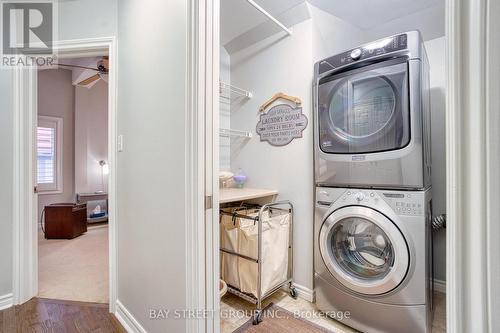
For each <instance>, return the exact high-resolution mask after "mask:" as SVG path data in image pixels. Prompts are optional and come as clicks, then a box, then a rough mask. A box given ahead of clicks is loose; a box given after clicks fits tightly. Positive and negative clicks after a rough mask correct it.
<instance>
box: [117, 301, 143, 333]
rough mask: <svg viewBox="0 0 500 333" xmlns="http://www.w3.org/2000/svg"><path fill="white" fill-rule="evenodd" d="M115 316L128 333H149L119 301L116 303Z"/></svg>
mask: <svg viewBox="0 0 500 333" xmlns="http://www.w3.org/2000/svg"><path fill="white" fill-rule="evenodd" d="M115 316H116V318H117V319H118V321H119V322H120V323H121V324H122V326H123V328H125V330H126V331H127V332H128V333H147V331H146V330H145V329H144V327H142V326H141V324H139V322H138V321H137V319H135V318H134V316H132V314H131V313H130V312H129V311H128V310H127V308H126V307H125V306H124V305H123V304H122V303H121V302H120V301H119V300H117V301H116V312H115Z"/></svg>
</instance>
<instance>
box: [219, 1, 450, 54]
mask: <svg viewBox="0 0 500 333" xmlns="http://www.w3.org/2000/svg"><path fill="white" fill-rule="evenodd" d="M444 1H445V0H354V1H345V0H307V2H309V3H310V4H312V5H313V6H315V7H318V8H320V9H322V10H324V11H325V12H328V13H330V14H332V15H334V16H336V17H338V18H340V19H343V20H344V21H347V22H349V23H351V24H352V25H354V26H357V27H358V28H361V29H365V30H366V29H371V28H374V27H377V26H380V25H382V24H384V23H387V22H389V21H392V20H394V19H397V18H401V17H403V16H406V15H409V14H412V13H416V12H419V11H422V10H425V9H428V8H431V7H439V6H442V5H443V3H444ZM255 2H256V3H257V4H259V5H260V6H261V7H263V8H264V9H265V10H266V11H268V12H269V13H271V14H272V15H273V16H278V15H279V14H282V13H284V12H286V11H288V10H289V9H291V8H293V7H295V6H297V5H299V4H301V3H303V2H305V0H255ZM220 14H221V44H222V45H226V44H227V43H228V42H230V41H231V40H233V39H234V38H236V37H238V36H240V35H242V34H243V33H245V32H247V31H248V30H250V29H252V28H254V27H256V26H258V25H260V24H262V23H263V22H265V21H267V20H268V19H267V17H265V16H264V15H263V14H262V13H260V12H259V11H258V10H257V9H255V8H254V7H253V6H251V5H250V4H249V3H248V2H247V1H246V0H221V11H220ZM443 19H444V18H443Z"/></svg>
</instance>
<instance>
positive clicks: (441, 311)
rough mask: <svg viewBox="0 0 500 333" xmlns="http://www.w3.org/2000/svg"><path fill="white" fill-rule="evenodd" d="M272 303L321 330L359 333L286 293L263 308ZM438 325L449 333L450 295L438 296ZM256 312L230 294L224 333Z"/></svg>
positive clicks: (438, 331)
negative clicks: (447, 297) (447, 324)
mask: <svg viewBox="0 0 500 333" xmlns="http://www.w3.org/2000/svg"><path fill="white" fill-rule="evenodd" d="M270 303H274V304H276V305H278V306H280V307H282V308H283V309H285V310H288V311H290V312H300V313H301V314H302V313H303V314H304V315H303V316H302V317H303V318H304V319H306V320H309V321H311V322H313V323H315V324H317V325H319V326H322V327H324V328H326V329H328V330H330V331H332V332H334V333H355V332H357V331H356V330H354V329H352V328H350V327H348V326H345V325H343V324H342V323H341V322H339V321H336V320H333V319H330V318H324V316H321V315H319V314H320V311H318V310H317V309H316V306H315V304H314V303H311V302H308V301H306V300H304V299H301V298H297V299H293V298H292V297H290V296H289V295H288V293H286V292H285V291H278V292H276V293H275V294H274V295H272V296H271V297H269V298H268V299H266V300H265V301H263V307H266V306H267V305H269V304H270ZM434 305H435V312H434V321H433V325H432V332H433V333H445V332H446V295H445V294H442V293H437V292H436V293H435V294H434ZM254 309H255V306H254V305H253V304H250V303H249V302H246V301H245V300H243V299H241V298H239V297H237V296H234V295H232V294H229V293H228V294H226V296H224V297H223V298H222V299H221V333H231V332H233V331H234V330H235V329H237V328H238V327H240V326H242V325H243V324H245V323H246V322H247V321H248V319H249V318H250V317H251V314H252V311H253V310H254Z"/></svg>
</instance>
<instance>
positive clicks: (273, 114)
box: [257, 93, 308, 146]
mask: <svg viewBox="0 0 500 333" xmlns="http://www.w3.org/2000/svg"><path fill="white" fill-rule="evenodd" d="M279 99H284V100H288V101H290V102H292V103H293V104H294V105H293V106H292V105H290V104H277V105H274V106H273V107H271V108H270V109H269V110H268V111H266V109H267V108H268V107H269V106H270V105H271V104H273V103H274V102H275V101H277V100H279ZM301 104H302V102H301V100H300V98H298V97H293V96H289V95H286V94H283V93H277V94H276V95H274V96H273V97H272V98H271V99H269V100H268V101H267V102H266V103H264V104H263V105H262V106H261V107H260V111H261V112H262V114H261V115H260V120H259V122H258V123H257V134H259V136H260V141H267V142H269V144H271V145H273V146H286V145H287V144H289V143H290V142H292V140H293V139H297V138H301V137H302V132H303V131H304V130H305V129H306V127H307V123H308V120H307V117H306V116H305V115H304V114H303V113H302V106H301Z"/></svg>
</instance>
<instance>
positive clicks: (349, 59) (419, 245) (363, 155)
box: [314, 31, 433, 333]
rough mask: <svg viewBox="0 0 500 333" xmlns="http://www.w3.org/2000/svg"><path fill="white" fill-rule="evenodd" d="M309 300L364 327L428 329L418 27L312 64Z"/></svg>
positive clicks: (423, 94) (426, 115)
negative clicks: (311, 275) (311, 279)
mask: <svg viewBox="0 0 500 333" xmlns="http://www.w3.org/2000/svg"><path fill="white" fill-rule="evenodd" d="M314 95H315V96H314V100H315V141H314V150H315V186H316V192H315V193H316V196H315V221H314V229H315V230H314V237H315V244H314V257H315V258H314V279H315V291H316V303H317V306H318V308H319V309H320V310H323V311H325V312H326V313H330V314H332V315H334V316H335V315H336V314H338V311H348V312H349V315H347V313H345V315H344V317H345V318H344V320H343V322H344V323H345V324H347V325H349V326H351V327H353V328H355V329H357V330H360V331H363V332H369V333H373V332H384V333H387V332H392V333H396V332H397V333H399V332H430V331H431V322H432V291H433V286H432V251H431V247H432V234H431V216H432V214H431V209H432V207H431V192H430V188H431V158H430V143H431V142H430V101H429V68H428V60H427V56H426V53H425V49H424V46H423V42H422V39H421V36H420V33H419V32H418V31H411V32H406V33H402V34H399V35H395V36H391V37H388V38H384V39H381V40H377V41H375V42H373V43H369V44H366V45H363V46H360V47H358V48H355V49H352V50H348V51H346V52H343V53H341V54H338V55H335V56H332V57H330V58H327V59H324V60H322V61H320V62H318V63H317V64H316V66H315V83H314Z"/></svg>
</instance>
